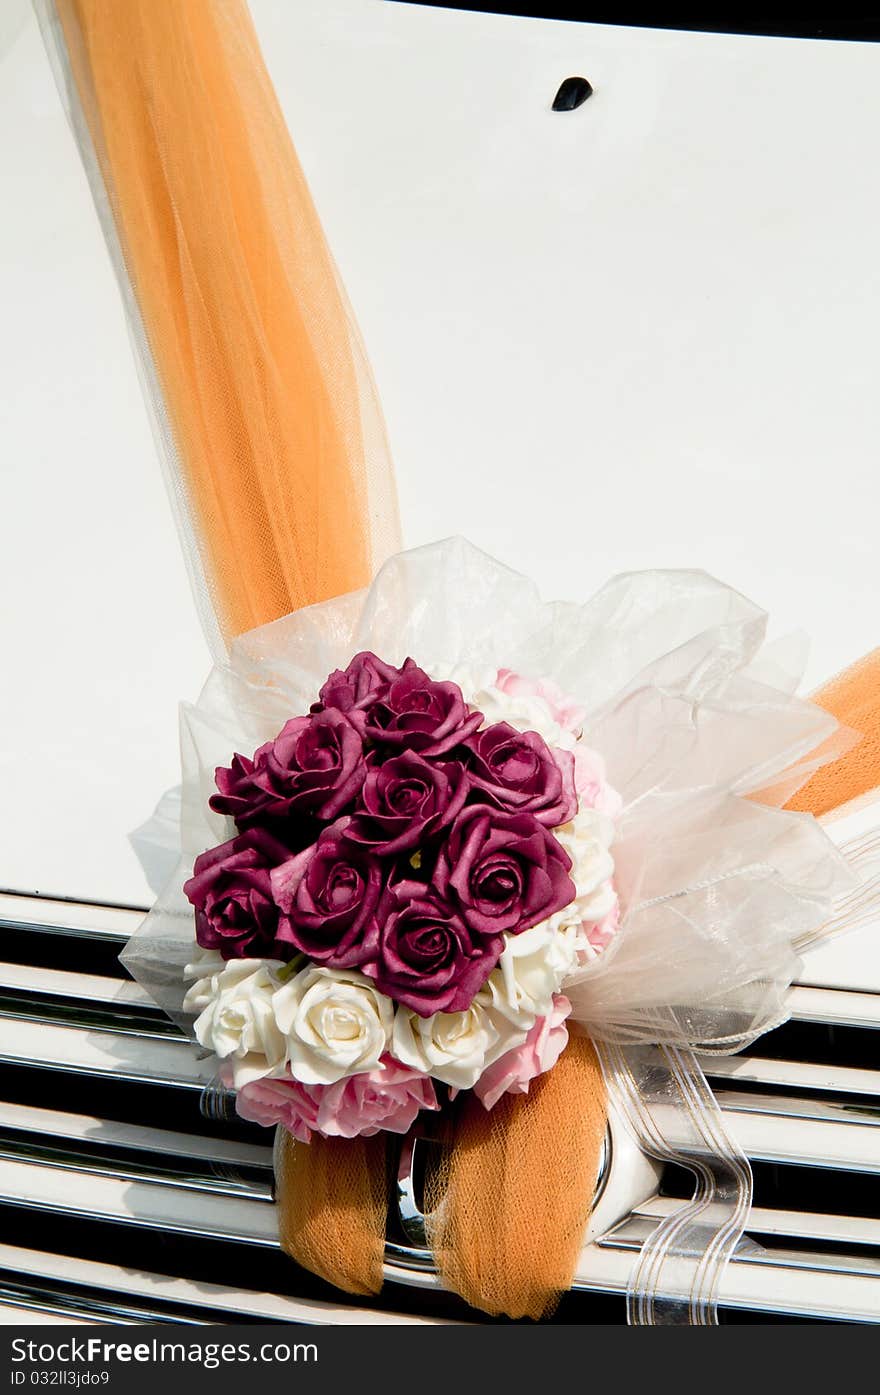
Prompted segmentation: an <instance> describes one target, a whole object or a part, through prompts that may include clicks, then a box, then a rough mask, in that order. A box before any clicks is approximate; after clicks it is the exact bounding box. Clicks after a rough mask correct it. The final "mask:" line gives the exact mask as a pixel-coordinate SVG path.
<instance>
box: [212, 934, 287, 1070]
mask: <svg viewBox="0 0 880 1395" xmlns="http://www.w3.org/2000/svg"><path fill="white" fill-rule="evenodd" d="M283 968H284V965H283V964H282V963H280V962H278V961H273V960H265V959H236V960H234V961H231V962H230V963H228V964H227V965H226V967H225V968H224V970H223V972H222V973H221V974H217V975H216V976H215V977H214V979H213V980H212V992H211V996H210V1001H209V1002H208V1003H207V1005H206V1006H205V1007H204V1009H203V1010H202V1012H201V1013H200V1015H199V1016H198V1017H197V1018H196V1021H195V1024H194V1027H193V1030H194V1032H195V1035H196V1040H197V1041H199V1042H200V1043H201V1045H202V1046H204V1047H206V1048H207V1049H208V1050H209V1051H213V1052H214V1054H215V1055H216V1056H219V1057H220V1059H221V1060H227V1059H229V1061H230V1064H231V1066H232V1072H233V1080H234V1083H235V1085H236V1087H241V1086H242V1085H244V1084H246V1083H247V1082H248V1081H250V1080H255V1079H258V1078H259V1077H260V1076H263V1075H269V1074H271V1072H272V1071H275V1070H278V1069H280V1068H281V1066H282V1065H283V1062H284V1058H285V1054H286V1051H287V1042H286V1041H285V1038H284V1033H283V1032H282V1031H281V1030H280V1029H279V1027H278V1023H277V1021H276V1019H275V1008H274V999H275V994H276V993H277V991H278V986H279V979H278V977H277V975H278V972H279V971H280V970H282V969H283Z"/></svg>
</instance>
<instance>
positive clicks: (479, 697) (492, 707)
mask: <svg viewBox="0 0 880 1395" xmlns="http://www.w3.org/2000/svg"><path fill="white" fill-rule="evenodd" d="M509 672H510V671H509V670H508V669H501V670H500V671H499V670H497V669H495V668H489V667H485V666H482V665H480V666H473V665H467V664H455V665H454V666H453V668H452V669H451V670H449V671H448V672H447V673H446V674H444V675H443V676H444V677H446V678H449V679H452V680H453V681H454V682H456V683H457V684H458V685H459V687H460V688H461V690H462V692H463V694H464V697H465V700H466V702H467V703H468V704H469V706H470V707H472V708H476V709H478V710H479V711H480V712H482V714H483V726H484V727H488V726H493V725H494V724H495V723H497V722H509V724H510V725H511V726H512V727H515V728H516V729H517V731H535V732H537V733H538V735H539V736H542V737H543V738H544V740H545V741H546V743H547V745H548V746H549V747H550V748H551V749H552V750H557V749H561V750H565V751H572V750H574V747H575V744H576V738H575V735H574V730H573V729H572V728H571V727H570V726H569V725H568V723H569V721H570V720H571V715H570V714H571V713H572V712H577V713H578V715H579V709H575V708H573V707H571V708H570V707H569V706H567V705H553V706H551V704H550V702H549V701H548V699H547V698H546V697H544V696H543V695H542V694H543V693H544V692H545V691H548V690H550V689H553V685H552V684H550V683H549V682H541V683H534V682H531V681H529V680H526V679H518V678H516V676H513V677H511V678H510V681H504V675H505V674H509ZM514 679H515V681H514ZM502 683H503V686H501V684H502ZM553 690H554V691H557V692H558V690H557V689H553ZM557 712H558V713H559V715H560V719H563V718H564V720H557V718H556V716H555V715H554V714H555V713H557Z"/></svg>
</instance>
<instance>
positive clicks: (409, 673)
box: [366, 659, 483, 759]
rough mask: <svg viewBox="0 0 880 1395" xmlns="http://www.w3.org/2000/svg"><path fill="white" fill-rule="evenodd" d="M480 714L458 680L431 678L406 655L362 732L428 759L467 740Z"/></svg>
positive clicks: (384, 745) (371, 737) (393, 746)
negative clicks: (465, 697)
mask: <svg viewBox="0 0 880 1395" xmlns="http://www.w3.org/2000/svg"><path fill="white" fill-rule="evenodd" d="M482 720H483V718H482V716H481V714H480V713H479V712H472V711H471V710H470V708H469V707H468V705H467V703H466V702H465V700H464V698H463V697H462V695H461V689H460V688H459V686H458V684H457V683H449V682H435V681H434V680H433V679H432V678H430V677H429V676H428V674H427V673H425V672H424V670H422V669H420V668H419V667H418V665H417V664H415V663H414V662H413V660H412V659H407V660H406V663H405V664H404V665H403V668H402V669H401V671H400V674H399V676H398V677H397V678H395V679H394V681H393V682H392V683H390V684H389V685H388V689H387V691H386V692H385V694H384V695H383V696H382V697H381V698H380V699H379V701H377V702H376V703H374V705H373V706H372V707H371V708H370V711H369V713H368V715H367V725H366V734H367V737H368V738H369V739H370V741H372V742H374V743H375V744H376V745H377V746H381V747H384V748H388V747H391V748H396V749H400V750H404V749H408V750H411V751H418V752H419V754H420V755H422V756H424V757H425V758H426V759H428V758H430V757H432V756H442V755H445V753H446V752H447V751H451V750H452V748H453V746H457V745H458V744H459V743H460V742H462V741H466V740H467V738H468V737H469V736H470V735H471V733H472V732H475V731H476V730H477V728H478V727H479V725H480V723H481V722H482Z"/></svg>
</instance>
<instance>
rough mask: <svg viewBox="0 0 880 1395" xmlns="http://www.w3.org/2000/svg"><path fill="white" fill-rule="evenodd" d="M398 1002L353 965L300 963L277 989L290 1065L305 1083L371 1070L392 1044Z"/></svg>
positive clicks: (278, 1019)
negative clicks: (303, 966)
mask: <svg viewBox="0 0 880 1395" xmlns="http://www.w3.org/2000/svg"><path fill="white" fill-rule="evenodd" d="M393 1016H394V1008H393V1005H392V1003H391V1000H390V999H389V998H386V996H385V994H384V993H380V992H379V990H378V988H376V987H375V985H374V984H373V983H372V981H371V980H370V979H368V978H365V977H364V975H363V974H359V973H357V971H356V970H354V969H322V968H319V967H317V966H316V965H310V966H309V967H308V968H307V969H302V970H301V971H300V972H299V973H298V974H296V976H295V977H294V978H292V979H291V980H290V982H289V983H286V984H285V985H284V987H283V988H281V989H280V990H279V991H278V993H276V995H275V1021H276V1023H277V1025H278V1028H279V1029H280V1031H281V1032H282V1033H283V1034H284V1036H285V1037H286V1038H287V1057H288V1060H289V1061H290V1069H291V1072H292V1074H293V1075H294V1077H295V1078H296V1079H297V1080H301V1081H302V1083H303V1084H304V1085H332V1084H334V1082H335V1081H337V1080H341V1079H342V1078H343V1076H346V1075H356V1074H358V1073H359V1072H360V1071H368V1070H372V1069H373V1067H374V1066H378V1064H379V1059H380V1057H381V1056H383V1055H384V1053H385V1051H386V1050H387V1049H388V1043H389V1041H390V1039H391V1025H392V1021H393Z"/></svg>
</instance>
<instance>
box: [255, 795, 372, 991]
mask: <svg viewBox="0 0 880 1395" xmlns="http://www.w3.org/2000/svg"><path fill="white" fill-rule="evenodd" d="M345 824H346V820H344V819H340V820H339V822H338V823H337V824H333V825H331V827H330V828H325V829H324V831H323V833H321V835H320V837H319V838H318V840H317V842H316V843H313V844H311V846H310V847H308V848H305V849H304V850H303V851H302V852H301V853H297V854H296V856H295V857H292V858H289V859H288V860H287V861H285V862H283V863H282V864H281V866H280V867H276V868H274V870H273V872H272V877H271V882H272V894H273V896H274V897H275V901H276V903H277V904H278V906H279V908H280V909H281V911H282V912H283V914H282V916H281V917H280V918H279V921H278V930H277V936H278V942H279V944H285V945H290V946H293V947H294V948H295V949H299V950H302V952H303V953H304V954H307V955H308V956H309V958H310V959H314V960H315V961H316V962H317V963H319V964H326V965H327V966H328V968H332V969H346V968H350V967H351V966H352V965H353V964H362V963H364V961H365V960H368V959H370V958H372V957H373V956H374V955H375V952H376V947H377V944H378V939H379V919H378V917H379V915H380V903H381V901H382V896H383V892H384V890H385V882H386V873H385V871H384V869H383V866H382V864H381V863H380V862H379V861H378V860H377V859H376V858H375V857H374V856H373V854H372V853H371V852H370V850H369V848H363V847H361V846H360V845H359V844H357V843H350V842H349V841H348V840H347V839H346V838H345V836H344V831H345Z"/></svg>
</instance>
